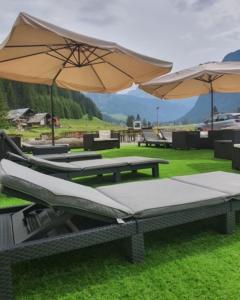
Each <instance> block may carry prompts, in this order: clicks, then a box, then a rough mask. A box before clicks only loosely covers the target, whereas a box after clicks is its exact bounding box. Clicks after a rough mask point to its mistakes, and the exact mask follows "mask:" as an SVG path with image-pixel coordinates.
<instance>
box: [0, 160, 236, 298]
mask: <svg viewBox="0 0 240 300" xmlns="http://www.w3.org/2000/svg"><path fill="white" fill-rule="evenodd" d="M23 174H24V176H23ZM224 174H225V175H224V176H225V177H226V176H228V173H224ZM206 175H207V174H206ZM220 175H221V174H220ZM211 176H212V175H211ZM221 176H222V175H221ZM230 176H231V179H232V180H233V179H234V181H235V182H239V184H238V187H235V190H234V191H233V192H231V194H232V195H231V194H230V193H226V192H221V191H218V190H215V189H214V188H212V189H209V188H205V187H202V186H197V185H195V184H193V183H185V182H180V181H181V178H176V179H160V180H150V181H145V182H137V183H136V182H133V183H125V184H117V185H114V186H105V187H100V188H97V189H93V188H90V187H85V186H82V185H79V184H75V183H73V182H69V181H65V180H63V179H60V178H55V177H53V176H49V175H45V174H42V173H39V172H37V171H34V170H32V169H30V168H27V167H25V166H22V165H19V164H17V163H14V162H12V161H9V160H6V159H3V160H2V161H1V163H0V182H1V186H2V189H3V192H4V193H6V194H8V195H11V196H15V197H16V196H18V197H20V198H22V199H26V200H29V201H31V202H32V203H33V204H32V205H29V206H25V207H12V208H5V209H1V210H0V228H1V235H0V299H2V300H8V299H12V298H13V289H12V274H11V266H12V265H13V264H14V263H17V262H21V261H26V260H31V259H35V258H41V257H45V256H50V255H53V254H57V253H64V252H69V251H71V250H75V249H79V248H83V247H88V246H91V245H97V244H100V243H104V242H109V241H114V240H118V241H119V243H120V244H121V245H122V246H123V245H124V246H125V249H126V253H127V255H128V257H129V258H130V260H131V261H133V262H138V261H141V260H142V259H143V258H144V233H146V232H149V231H154V230H158V229H162V228H167V227H171V226H175V225H179V224H184V223H188V222H192V221H196V220H201V219H205V218H209V217H214V216H219V217H221V218H222V223H221V225H222V226H223V228H224V232H225V233H231V232H232V231H233V229H234V225H235V212H234V211H233V206H232V203H231V199H232V198H233V195H234V196H235V195H237V194H238V195H239V194H240V175H237V174H230ZM232 176H235V177H234V178H233V177H232ZM190 177H191V176H189V178H190ZM215 177H216V180H217V177H218V175H217V174H216V175H215ZM225 179H226V178H225ZM183 180H186V177H185V178H183ZM146 200H147V201H146ZM159 250H160V249H159Z"/></svg>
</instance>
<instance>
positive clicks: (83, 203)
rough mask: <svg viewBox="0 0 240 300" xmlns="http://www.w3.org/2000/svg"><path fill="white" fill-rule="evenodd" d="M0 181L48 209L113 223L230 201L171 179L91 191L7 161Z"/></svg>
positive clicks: (215, 193) (223, 196) (216, 193)
mask: <svg viewBox="0 0 240 300" xmlns="http://www.w3.org/2000/svg"><path fill="white" fill-rule="evenodd" d="M0 181H1V184H2V185H3V186H4V187H7V188H10V189H12V190H15V191H18V192H21V193H23V194H26V195H29V196H32V197H34V198H35V199H39V200H40V201H39V202H40V203H42V202H44V203H46V205H48V206H53V207H57V208H61V209H63V210H65V211H66V212H69V211H71V212H72V211H73V210H74V213H75V214H81V213H83V212H84V213H85V214H86V213H89V214H92V215H95V216H96V215H98V216H105V217H108V218H114V219H116V218H129V217H136V218H141V217H150V216H156V215H160V214H164V213H169V212H175V211H178V210H183V209H188V208H193V207H199V206H204V205H205V206H206V205H214V204H217V203H222V202H225V201H227V200H228V199H229V198H228V195H226V194H224V193H221V192H218V191H214V190H209V189H205V188H202V187H198V186H194V185H192V184H186V183H182V182H178V181H176V180H171V179H159V180H151V181H145V182H136V183H125V184H118V185H114V186H106V187H100V188H98V189H93V188H90V187H86V186H82V185H79V184H76V183H72V182H69V181H65V180H63V179H59V178H55V177H52V176H49V175H45V174H41V173H39V172H37V171H34V170H32V169H29V168H27V167H24V166H22V165H18V164H16V163H14V162H11V161H9V160H6V159H3V160H2V161H1V163H0ZM36 202H37V201H36Z"/></svg>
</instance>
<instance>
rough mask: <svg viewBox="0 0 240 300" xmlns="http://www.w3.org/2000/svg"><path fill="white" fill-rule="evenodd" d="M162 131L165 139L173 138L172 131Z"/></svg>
mask: <svg viewBox="0 0 240 300" xmlns="http://www.w3.org/2000/svg"><path fill="white" fill-rule="evenodd" d="M160 133H161V135H162V137H163V139H164V140H172V131H166V130H162V129H161V130H160Z"/></svg>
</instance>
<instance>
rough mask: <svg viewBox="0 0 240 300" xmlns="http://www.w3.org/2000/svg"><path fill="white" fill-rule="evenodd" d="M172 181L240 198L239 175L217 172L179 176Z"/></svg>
mask: <svg viewBox="0 0 240 300" xmlns="http://www.w3.org/2000/svg"><path fill="white" fill-rule="evenodd" d="M172 179H174V180H177V181H180V182H185V183H189V184H194V185H198V186H201V187H205V188H208V189H212V190H216V191H220V192H223V193H226V194H228V195H229V196H232V197H233V196H235V197H237V196H240V175H239V174H234V173H228V172H222V171H217V172H209V173H202V174H196V175H188V176H177V177H173V178H172Z"/></svg>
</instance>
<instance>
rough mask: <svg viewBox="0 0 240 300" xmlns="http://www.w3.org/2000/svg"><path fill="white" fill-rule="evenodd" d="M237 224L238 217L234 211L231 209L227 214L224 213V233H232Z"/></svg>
mask: <svg viewBox="0 0 240 300" xmlns="http://www.w3.org/2000/svg"><path fill="white" fill-rule="evenodd" d="M235 225H236V217H235V212H234V211H229V212H228V213H227V214H226V215H224V228H223V233H225V234H231V233H233V231H234V229H235Z"/></svg>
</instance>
